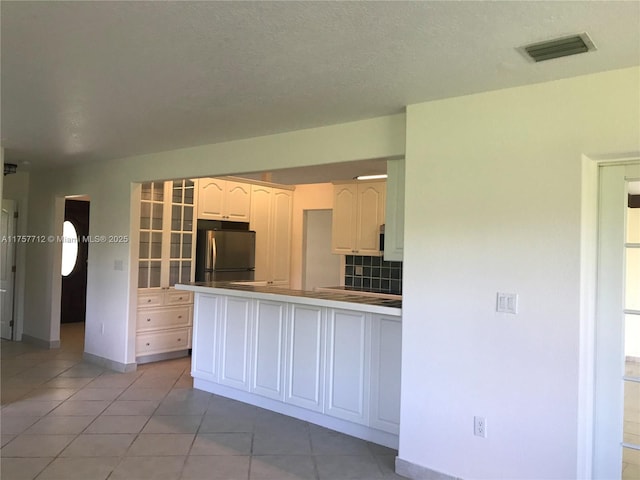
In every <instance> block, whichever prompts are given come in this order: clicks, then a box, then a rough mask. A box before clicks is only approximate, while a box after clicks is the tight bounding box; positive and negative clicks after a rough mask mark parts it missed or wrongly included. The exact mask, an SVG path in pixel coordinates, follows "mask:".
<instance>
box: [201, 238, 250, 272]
mask: <svg viewBox="0 0 640 480" xmlns="http://www.w3.org/2000/svg"><path fill="white" fill-rule="evenodd" d="M255 260H256V232H254V231H250V230H198V233H197V238H196V281H197V282H211V281H229V280H234V281H236V280H237V281H240V280H253V279H254V273H255V263H256V262H255Z"/></svg>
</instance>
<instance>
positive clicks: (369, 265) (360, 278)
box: [344, 255, 402, 295]
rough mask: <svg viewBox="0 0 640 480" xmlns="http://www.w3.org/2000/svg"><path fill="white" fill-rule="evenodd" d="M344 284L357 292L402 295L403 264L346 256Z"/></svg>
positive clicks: (380, 259) (372, 258)
mask: <svg viewBox="0 0 640 480" xmlns="http://www.w3.org/2000/svg"><path fill="white" fill-rule="evenodd" d="M345 260H346V262H345V272H344V274H345V275H344V284H345V286H346V287H353V288H354V289H357V290H365V291H370V292H381V293H394V294H397V295H401V294H402V262H387V261H384V260H383V259H382V257H362V256H359V255H346V257H345Z"/></svg>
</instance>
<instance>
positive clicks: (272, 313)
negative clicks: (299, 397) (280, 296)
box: [251, 300, 287, 400]
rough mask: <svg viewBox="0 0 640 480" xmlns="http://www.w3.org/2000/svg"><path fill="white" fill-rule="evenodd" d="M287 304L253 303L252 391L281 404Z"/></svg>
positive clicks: (260, 301) (262, 301)
mask: <svg viewBox="0 0 640 480" xmlns="http://www.w3.org/2000/svg"><path fill="white" fill-rule="evenodd" d="M286 306H287V304H286V303H282V302H271V301H268V300H256V301H255V305H254V308H255V313H254V320H253V346H252V348H251V350H252V355H251V357H252V372H253V373H252V375H251V391H252V392H254V393H257V394H259V395H263V396H265V397H269V398H273V399H276V400H283V395H284V389H283V383H284V382H283V370H284V340H285V336H284V329H285V321H286V312H287V309H286Z"/></svg>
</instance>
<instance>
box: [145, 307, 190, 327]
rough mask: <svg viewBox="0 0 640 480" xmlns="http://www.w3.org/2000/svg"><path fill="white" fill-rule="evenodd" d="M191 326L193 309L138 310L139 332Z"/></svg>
mask: <svg viewBox="0 0 640 480" xmlns="http://www.w3.org/2000/svg"><path fill="white" fill-rule="evenodd" d="M189 325H191V307H188V306H187V307H169V308H162V309H149V310H147V309H143V310H138V320H137V325H136V326H137V330H138V331H144V330H155V329H158V328H167V327H187V326H189Z"/></svg>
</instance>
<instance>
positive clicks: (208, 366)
mask: <svg viewBox="0 0 640 480" xmlns="http://www.w3.org/2000/svg"><path fill="white" fill-rule="evenodd" d="M221 302H222V297H218V296H215V295H196V300H195V302H194V306H193V308H194V310H193V315H194V318H195V317H197V318H199V319H200V321H199V322H195V323H194V325H193V351H192V354H191V375H192V376H194V377H198V378H204V379H206V380H210V381H213V382H215V381H217V380H218V368H219V365H220V360H219V358H218V356H219V354H220V346H219V344H220V342H219V338H220V333H219V320H218V319H219V318H220V303H221Z"/></svg>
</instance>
